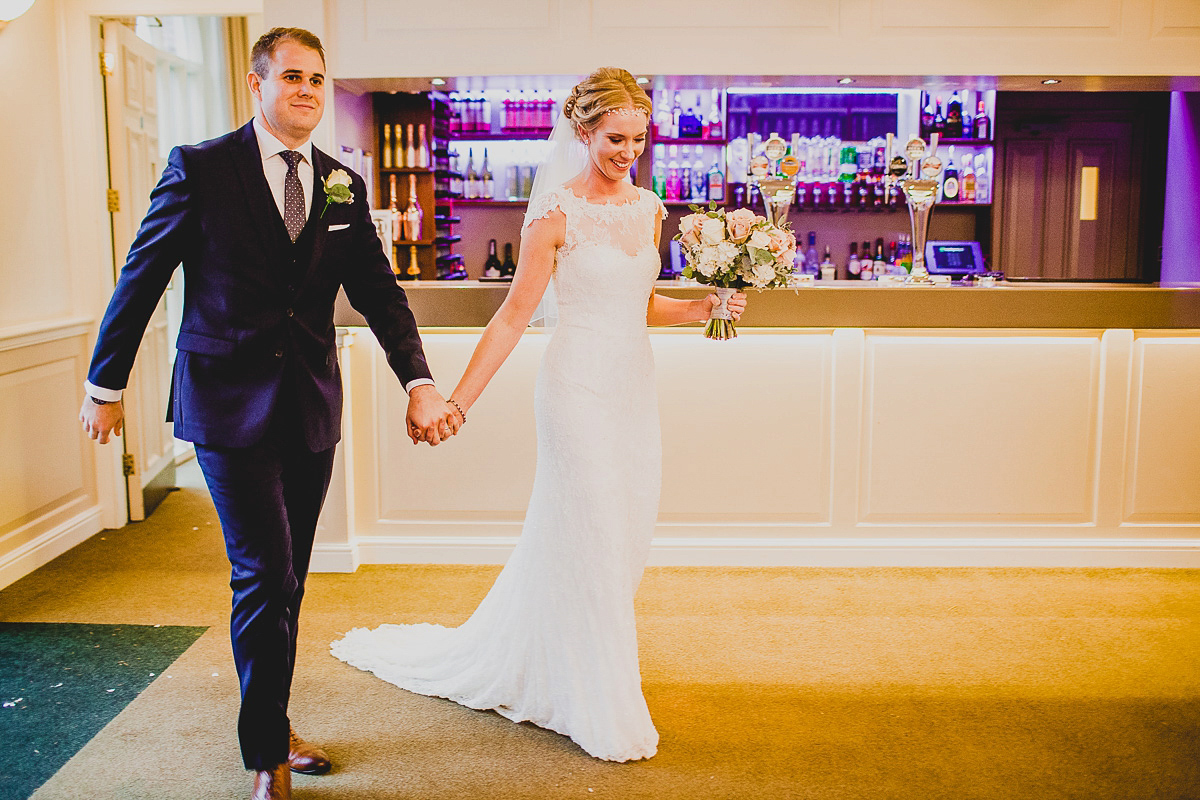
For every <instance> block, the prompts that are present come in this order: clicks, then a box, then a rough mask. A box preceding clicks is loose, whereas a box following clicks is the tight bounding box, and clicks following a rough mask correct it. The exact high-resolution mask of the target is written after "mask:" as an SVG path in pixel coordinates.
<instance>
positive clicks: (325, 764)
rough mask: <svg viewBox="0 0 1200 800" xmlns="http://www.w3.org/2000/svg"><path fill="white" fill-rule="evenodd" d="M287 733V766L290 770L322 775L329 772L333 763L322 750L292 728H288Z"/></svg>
mask: <svg viewBox="0 0 1200 800" xmlns="http://www.w3.org/2000/svg"><path fill="white" fill-rule="evenodd" d="M288 735H289V739H288V766H289V767H291V768H292V772H300V773H303V774H305V775H324V774H325V773H326V772H329V770H330V768H331V767H332V766H333V764H331V763H330V761H329V756H327V755H325V751H324V750H322V749H321V748H319V747H313V746H312V745H311V744H309V743H308V742H306V741H304V740H303V739H301V738H300V737H299V736H297V735H296V731H295V730H293V729H292V728H288Z"/></svg>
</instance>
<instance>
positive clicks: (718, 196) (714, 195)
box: [708, 158, 725, 204]
mask: <svg viewBox="0 0 1200 800" xmlns="http://www.w3.org/2000/svg"><path fill="white" fill-rule="evenodd" d="M708 199H709V200H710V201H713V202H716V203H718V204H721V203H724V202H725V174H724V173H723V172H721V164H720V160H719V159H716V158H714V159H713V163H712V167H711V168H709V170H708Z"/></svg>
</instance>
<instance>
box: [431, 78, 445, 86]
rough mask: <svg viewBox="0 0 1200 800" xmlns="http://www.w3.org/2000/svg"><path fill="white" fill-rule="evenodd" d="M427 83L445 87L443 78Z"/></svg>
mask: <svg viewBox="0 0 1200 800" xmlns="http://www.w3.org/2000/svg"><path fill="white" fill-rule="evenodd" d="M429 82H430V83H432V84H433V85H434V86H445V85H446V79H445V78H433V79H432V80H430V81H429Z"/></svg>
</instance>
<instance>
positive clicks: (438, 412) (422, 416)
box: [406, 384, 465, 447]
mask: <svg viewBox="0 0 1200 800" xmlns="http://www.w3.org/2000/svg"><path fill="white" fill-rule="evenodd" d="M464 422H465V420H464V419H463V418H462V414H461V413H460V412H459V411H458V409H457V408H456V407H455V406H453V405H451V404H450V403H449V402H448V401H447V400H446V399H445V398H444V397H442V395H441V393H440V392H439V391H438V390H437V389H435V388H434V387H433V386H430V385H429V384H426V385H424V386H416V387H413V390H412V391H411V392H409V394H408V415H407V417H406V423H407V427H408V438H409V439H412V443H413V444H416V443H417V442H428V443H429V444H430V446H431V447H436V446H437V445H439V444H441V443H442V442H444V441H446V440H447V439H449V438H450V437H451V436H453V435H454V434H456V433H458V431H459V428H461V427H462V426H463V423H464Z"/></svg>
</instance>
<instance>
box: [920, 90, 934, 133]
mask: <svg viewBox="0 0 1200 800" xmlns="http://www.w3.org/2000/svg"><path fill="white" fill-rule="evenodd" d="M921 96H922V97H923V98H924V100H925V104H924V105H923V106H922V107H921V136H923V137H928V136H929V134H930V132H931V131H933V96H932V95H930V94H928V93H926V92H921Z"/></svg>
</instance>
